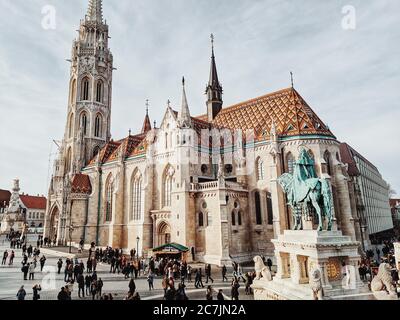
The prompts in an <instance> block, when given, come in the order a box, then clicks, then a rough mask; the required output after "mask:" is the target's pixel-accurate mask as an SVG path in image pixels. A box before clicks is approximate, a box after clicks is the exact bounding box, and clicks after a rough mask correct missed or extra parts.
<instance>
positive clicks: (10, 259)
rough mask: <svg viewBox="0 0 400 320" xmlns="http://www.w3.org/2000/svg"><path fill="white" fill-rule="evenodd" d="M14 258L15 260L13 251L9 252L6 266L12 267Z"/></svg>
mask: <svg viewBox="0 0 400 320" xmlns="http://www.w3.org/2000/svg"><path fill="white" fill-rule="evenodd" d="M14 258H15V252H14V250H11V254H10V257H9V258H8V265H9V266H12V265H13V263H14Z"/></svg>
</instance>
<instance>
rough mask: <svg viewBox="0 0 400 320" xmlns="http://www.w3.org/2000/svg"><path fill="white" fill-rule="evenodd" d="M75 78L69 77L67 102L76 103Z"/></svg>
mask: <svg viewBox="0 0 400 320" xmlns="http://www.w3.org/2000/svg"><path fill="white" fill-rule="evenodd" d="M76 89H77V88H76V79H75V78H73V79H71V83H70V89H69V91H70V96H69V102H70V104H75V103H76Z"/></svg>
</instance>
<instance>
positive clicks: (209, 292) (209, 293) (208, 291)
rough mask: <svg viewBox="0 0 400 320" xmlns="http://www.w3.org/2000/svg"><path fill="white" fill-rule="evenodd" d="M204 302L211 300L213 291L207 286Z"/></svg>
mask: <svg viewBox="0 0 400 320" xmlns="http://www.w3.org/2000/svg"><path fill="white" fill-rule="evenodd" d="M206 300H207V301H208V300H213V291H212V287H211V286H208V287H207V291H206Z"/></svg>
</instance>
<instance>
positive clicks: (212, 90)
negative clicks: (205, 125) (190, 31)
mask: <svg viewBox="0 0 400 320" xmlns="http://www.w3.org/2000/svg"><path fill="white" fill-rule="evenodd" d="M222 92H223V90H222V86H221V84H220V83H219V80H218V72H217V64H216V62H215V55H214V35H213V34H211V67H210V78H209V80H208V85H207V88H206V94H207V114H208V121H210V122H211V121H213V120H214V119H215V117H216V116H217V114H218V113H219V112H220V111H221V109H222V103H223V102H222Z"/></svg>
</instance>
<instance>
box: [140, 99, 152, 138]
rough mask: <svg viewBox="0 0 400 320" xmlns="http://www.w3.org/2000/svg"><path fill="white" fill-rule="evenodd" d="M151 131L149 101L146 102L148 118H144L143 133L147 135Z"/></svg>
mask: <svg viewBox="0 0 400 320" xmlns="http://www.w3.org/2000/svg"><path fill="white" fill-rule="evenodd" d="M150 130H151V122H150V117H149V100H146V116H145V117H144V121H143V127H142V133H147V132H149V131H150Z"/></svg>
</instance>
